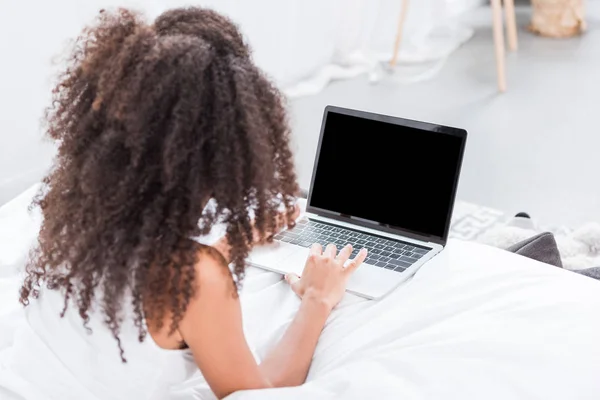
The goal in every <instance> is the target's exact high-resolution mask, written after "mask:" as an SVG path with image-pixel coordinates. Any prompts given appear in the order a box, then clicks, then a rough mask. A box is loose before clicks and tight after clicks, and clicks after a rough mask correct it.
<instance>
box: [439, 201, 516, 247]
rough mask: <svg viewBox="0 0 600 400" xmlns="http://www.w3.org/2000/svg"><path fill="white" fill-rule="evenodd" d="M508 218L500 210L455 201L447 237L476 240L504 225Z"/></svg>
mask: <svg viewBox="0 0 600 400" xmlns="http://www.w3.org/2000/svg"><path fill="white" fill-rule="evenodd" d="M510 218H511V216H509V215H506V214H505V213H503V212H502V211H500V210H496V209H494V208H490V207H485V206H480V205H478V204H473V203H468V202H466V201H461V200H457V201H456V204H455V205H454V214H452V222H451V224H450V234H449V236H450V237H451V238H455V239H461V240H477V238H478V237H480V236H481V235H483V234H484V233H485V232H487V231H488V230H490V229H491V228H494V227H496V226H500V225H504V224H505V223H506V222H507V221H508V220H509V219H510Z"/></svg>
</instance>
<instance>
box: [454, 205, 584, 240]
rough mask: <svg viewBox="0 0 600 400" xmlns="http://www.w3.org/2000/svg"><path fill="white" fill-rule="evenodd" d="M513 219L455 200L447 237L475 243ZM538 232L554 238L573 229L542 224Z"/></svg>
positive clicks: (484, 207)
mask: <svg viewBox="0 0 600 400" xmlns="http://www.w3.org/2000/svg"><path fill="white" fill-rule="evenodd" d="M513 217H514V215H512V214H506V213H505V212H503V211H500V210H496V209H495V208H490V207H486V206H480V205H478V204H473V203H469V202H466V201H462V200H457V201H456V204H455V205H454V214H453V215H452V222H451V224H450V233H449V237H451V238H456V239H462V240H474V241H477V239H478V238H481V237H482V235H483V234H485V233H486V232H487V231H489V230H491V229H492V228H496V227H500V226H504V225H506V223H507V222H508V221H509V220H511V219H512V218H513ZM537 229H538V230H539V231H540V232H552V233H554V235H556V236H565V235H569V234H571V233H572V232H573V228H570V227H567V226H563V225H550V224H544V223H543V222H542V223H541V224H540V225H539V226H538V227H537Z"/></svg>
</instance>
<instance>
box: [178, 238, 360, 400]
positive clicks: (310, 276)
mask: <svg viewBox="0 0 600 400" xmlns="http://www.w3.org/2000/svg"><path fill="white" fill-rule="evenodd" d="M350 253H351V248H350V247H346V248H344V249H343V250H342V251H341V252H340V254H339V256H338V257H335V254H336V251H335V247H334V246H331V245H330V246H328V248H327V250H326V251H325V253H323V254H321V247H320V246H318V245H316V246H314V247H313V249H311V255H310V257H309V259H308V261H307V263H306V266H305V269H304V273H303V277H302V279H299V278H298V277H289V279H288V281H289V282H290V283H291V284H292V289H293V290H294V291H295V292H296V293H297V294H298V295H299V296H301V297H302V303H301V306H300V309H299V311H298V314H297V315H296V317H295V319H294V321H293V322H292V324H291V325H290V327H289V328H288V330H287V332H286V333H285V334H284V336H283V338H282V340H281V342H280V343H279V344H278V345H277V346H276V347H275V349H274V350H273V351H272V352H271V353H270V354H269V355H268V356H267V357H266V359H265V360H264V362H263V363H262V364H261V365H260V366H258V365H257V363H256V361H255V359H254V357H253V355H252V352H251V351H250V348H249V347H248V344H247V342H246V339H245V337H244V332H243V327H242V314H241V307H240V302H239V298H238V296H237V295H235V292H234V290H235V288H234V285H233V281H232V278H231V274H230V272H229V269H228V268H227V267H226V266H225V265H224V264H223V263H222V262H219V261H217V260H216V257H215V258H213V257H207V256H205V257H202V258H201V263H202V265H201V267H200V265H199V266H198V267H197V281H198V287H197V292H196V296H195V297H194V298H193V299H192V300H191V302H190V304H189V306H188V309H187V311H186V314H185V316H184V319H183V321H182V322H181V323H180V325H179V333H180V334H181V337H182V339H183V340H184V341H185V342H186V344H187V345H188V346H189V347H190V349H191V350H192V353H193V355H194V358H195V360H196V363H197V364H198V367H199V368H200V370H201V371H202V374H203V375H204V377H205V379H206V381H207V382H208V384H209V385H210V387H211V389H212V390H213V392H214V393H215V394H216V395H217V396H218V397H220V398H221V397H225V396H227V395H229V394H231V393H233V392H235V391H238V390H246V389H260V388H268V387H280V386H295V385H300V384H302V383H303V382H304V380H305V379H306V375H307V373H308V369H309V367H310V362H311V360H312V356H313V354H314V350H315V347H316V345H317V341H318V338H319V335H320V334H321V330H322V329H323V326H324V324H325V321H326V320H327V317H328V316H329V313H330V311H331V309H332V308H333V307H334V306H335V305H336V304H337V303H338V302H339V300H340V299H341V297H342V296H343V293H344V289H345V286H346V281H347V278H348V277H349V275H350V273H351V272H353V271H354V270H355V269H356V267H358V265H360V263H361V262H362V260H363V259H364V256H365V255H366V252H361V253H359V256H357V259H355V260H353V261H352V262H350V264H349V265H348V266H347V267H346V268H344V267H343V264H344V262H345V261H346V260H348V256H349V255H350Z"/></svg>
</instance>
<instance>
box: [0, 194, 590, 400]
mask: <svg viewBox="0 0 600 400" xmlns="http://www.w3.org/2000/svg"><path fill="white" fill-rule="evenodd" d="M32 193H33V189H32V191H29V192H28V193H25V194H24V195H22V196H20V197H19V198H18V199H16V200H14V201H13V202H11V203H9V204H7V205H5V206H4V207H2V208H0V351H1V349H2V347H3V346H7V345H8V344H9V343H10V341H11V340H12V330H13V327H14V325H15V324H18V323H19V318H20V315H21V314H20V309H19V307H18V305H17V303H16V297H17V293H16V289H17V287H18V284H19V279H20V278H19V276H18V267H19V266H22V263H23V260H24V258H25V255H26V252H27V250H28V247H29V245H30V243H31V240H32V239H33V238H34V237H35V231H36V227H37V224H38V222H39V221H38V220H37V219H38V218H37V217H35V216H30V215H28V214H27V212H26V207H27V204H28V202H29V201H30V199H31V194H32ZM298 304H299V301H298V299H297V298H296V297H295V296H294V295H293V294H292V293H291V291H290V290H289V288H288V287H287V285H286V284H285V283H284V282H282V281H281V278H280V276H278V275H277V274H274V273H270V272H265V271H261V270H257V269H250V270H249V271H248V277H247V280H246V281H245V286H244V289H243V293H242V305H243V313H244V326H245V330H246V333H247V336H248V341H249V342H250V344H251V346H252V348H253V350H254V352H255V354H256V357H257V358H258V359H260V358H262V357H264V355H265V354H266V353H267V352H268V351H269V350H270V348H271V347H272V346H273V345H274V344H275V343H276V341H277V339H278V338H279V337H280V336H281V335H282V334H283V332H284V330H285V328H286V327H287V324H288V323H289V322H290V321H291V319H292V318H293V316H294V313H295V310H296V309H297V307H298ZM190 391H193V392H194V393H195V395H196V397H209V396H210V391H209V390H208V387H207V386H206V384H205V383H204V382H203V380H202V379H201V377H200V376H198V378H197V379H195V380H193V381H190V382H187V383H186V384H185V385H184V386H183V387H182V388H181V391H180V394H181V397H187V394H189V392H190ZM188 398H189V397H188ZM230 398H231V399H307V398H316V399H323V398H325V399H327V398H331V399H334V398H352V399H363V398H373V399H388V398H399V399H455V398H456V399H461V400H467V399H502V400H506V399H544V400H548V399H599V398H600V282H597V281H594V280H592V279H590V278H587V277H583V276H580V275H577V274H574V273H572V272H569V271H564V270H560V269H557V268H554V267H551V266H548V265H544V264H541V263H537V262H535V261H531V260H528V259H525V258H523V257H519V256H516V255H513V254H510V253H507V252H504V251H502V250H498V249H494V248H491V247H486V246H483V245H479V244H474V243H469V242H459V241H450V243H448V246H447V248H446V250H444V251H443V252H442V253H441V254H440V255H439V256H437V257H436V258H435V259H434V260H432V261H431V262H429V263H428V264H426V265H425V266H424V267H422V268H421V270H419V272H417V274H416V275H415V277H414V278H413V279H411V280H410V281H408V282H406V283H405V284H403V285H402V286H401V287H399V288H398V289H397V290H396V291H395V292H393V293H392V294H391V295H389V296H388V297H386V298H385V299H383V300H381V301H378V302H374V301H366V300H363V299H360V298H357V297H354V296H350V295H348V296H346V298H345V299H344V301H343V302H342V303H341V304H340V305H339V306H338V307H337V309H336V310H335V311H334V312H333V314H332V315H331V317H330V319H329V321H328V323H327V325H326V327H325V329H324V331H323V334H322V336H321V339H320V340H319V344H318V347H317V350H316V352H315V356H314V359H313V363H312V366H311V369H310V373H309V376H308V379H307V383H306V384H305V385H303V386H301V387H297V388H285V389H270V390H262V391H248V392H240V393H236V394H234V395H232V396H230Z"/></svg>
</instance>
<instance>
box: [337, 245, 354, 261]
mask: <svg viewBox="0 0 600 400" xmlns="http://www.w3.org/2000/svg"><path fill="white" fill-rule="evenodd" d="M350 254H352V245H350V244H347V245H345V246H344V248H343V249H342V250H341V251H340V254H338V256H337V259H338V260H339V261H341V263H342V265H344V263H345V262H346V261H348V259H349V258H350Z"/></svg>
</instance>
